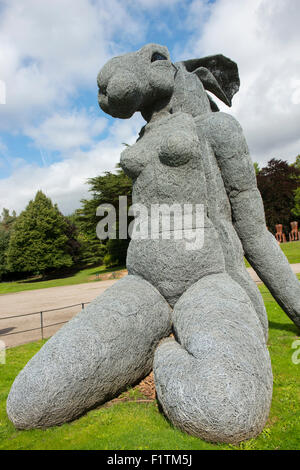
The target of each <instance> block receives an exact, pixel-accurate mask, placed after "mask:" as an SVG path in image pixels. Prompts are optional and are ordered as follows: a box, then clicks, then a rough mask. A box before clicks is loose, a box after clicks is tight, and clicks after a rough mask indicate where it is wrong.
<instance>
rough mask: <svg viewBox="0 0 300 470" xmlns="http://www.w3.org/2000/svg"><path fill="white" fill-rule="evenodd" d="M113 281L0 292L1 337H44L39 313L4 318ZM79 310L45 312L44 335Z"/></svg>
mask: <svg viewBox="0 0 300 470" xmlns="http://www.w3.org/2000/svg"><path fill="white" fill-rule="evenodd" d="M291 267H292V269H293V271H294V272H295V273H300V263H298V264H293V265H291ZM248 271H249V273H250V275H251V277H252V278H253V279H254V281H255V282H257V283H260V282H261V281H260V279H259V277H258V276H257V274H256V273H255V272H254V270H253V269H252V268H248ZM114 282H116V281H115V280H107V281H98V282H90V283H87V284H77V285H73V286H61V287H50V288H47V289H40V290H32V291H23V292H17V293H15V294H6V295H1V296H0V340H2V341H4V342H5V344H6V347H12V346H17V345H20V344H24V343H27V342H30V341H35V340H37V339H40V338H41V331H40V314H39V313H38V314H36V315H32V316H27V317H20V318H14V319H11V320H9V319H8V320H1V318H3V317H11V316H14V315H22V314H25V313H31V312H40V311H41V310H49V309H53V308H60V307H65V306H67V305H74V304H81V303H85V302H90V301H91V300H93V299H94V298H95V297H97V295H99V294H101V293H102V292H104V291H105V289H107V288H108V287H109V286H111V285H112V284H113V283H114ZM80 310H81V306H80V305H78V306H76V307H72V308H66V309H63V310H57V311H56V312H48V313H44V314H43V321H44V327H45V330H44V337H45V338H46V337H49V336H52V335H53V334H54V333H55V332H56V331H57V330H58V329H59V328H60V327H61V324H60V325H55V326H51V327H48V328H47V325H51V324H52V323H60V322H65V321H68V320H70V319H71V318H72V317H73V316H74V315H75V314H76V313H78V312H79V311H80ZM32 328H37V330H35V331H30V332H26V333H19V334H13V335H10V336H4V335H5V334H6V333H17V332H18V331H22V330H29V329H32Z"/></svg>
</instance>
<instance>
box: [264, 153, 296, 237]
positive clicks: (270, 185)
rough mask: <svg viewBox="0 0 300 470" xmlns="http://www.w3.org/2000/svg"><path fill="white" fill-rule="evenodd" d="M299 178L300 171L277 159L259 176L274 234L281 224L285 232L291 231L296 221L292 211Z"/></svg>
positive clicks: (268, 224)
mask: <svg viewBox="0 0 300 470" xmlns="http://www.w3.org/2000/svg"><path fill="white" fill-rule="evenodd" d="M299 177H300V169H298V168H297V167H295V166H293V165H289V164H288V163H287V162H286V161H283V160H277V159H275V158H273V159H271V160H270V161H269V162H268V165H267V166H266V167H264V168H262V169H261V170H260V172H259V174H258V175H257V185H258V189H259V190H260V192H261V196H262V199H263V203H264V208H265V214H266V222H267V226H268V227H269V230H271V231H272V232H275V225H276V224H279V223H280V224H282V225H283V226H284V231H286V232H289V231H290V225H289V224H290V222H291V221H293V220H294V219H295V217H294V215H293V213H292V209H293V206H294V197H295V190H296V189H297V188H298V187H299Z"/></svg>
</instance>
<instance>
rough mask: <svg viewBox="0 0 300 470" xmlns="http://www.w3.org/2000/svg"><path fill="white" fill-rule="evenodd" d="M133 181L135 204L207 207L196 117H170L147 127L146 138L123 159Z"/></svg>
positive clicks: (128, 150)
mask: <svg viewBox="0 0 300 470" xmlns="http://www.w3.org/2000/svg"><path fill="white" fill-rule="evenodd" d="M121 166H122V168H123V169H124V171H125V172H126V173H127V174H128V175H129V176H131V177H132V178H133V182H134V184H133V202H134V203H142V204H145V205H146V206H149V204H173V203H180V204H193V203H194V204H200V203H203V204H206V184H205V175H204V171H203V164H202V156H201V152H200V147H199V140H198V137H197V132H196V127H195V124H194V120H193V118H192V117H191V116H190V115H188V114H185V113H176V114H173V115H168V116H167V117H166V118H162V119H160V120H158V121H155V122H153V123H151V122H150V124H148V125H147V126H146V127H145V132H144V134H143V136H142V137H141V138H140V139H139V140H138V141H137V143H136V144H135V145H133V146H132V147H129V148H127V149H126V150H125V151H124V152H123V153H122V156H121Z"/></svg>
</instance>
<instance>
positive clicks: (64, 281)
mask: <svg viewBox="0 0 300 470" xmlns="http://www.w3.org/2000/svg"><path fill="white" fill-rule="evenodd" d="M119 269H124V268H120V267H118V268H106V267H105V266H98V267H93V268H87V269H82V270H80V271H78V272H77V273H75V274H71V275H69V276H65V277H62V278H59V279H50V280H47V281H42V280H40V279H24V280H21V281H14V282H0V295H1V294H11V293H13V292H21V291H24V290H35V289H45V288H46V287H57V286H70V285H73V284H83V283H85V282H95V281H97V279H96V276H97V275H99V276H101V275H102V274H106V273H110V272H114V271H117V270H119Z"/></svg>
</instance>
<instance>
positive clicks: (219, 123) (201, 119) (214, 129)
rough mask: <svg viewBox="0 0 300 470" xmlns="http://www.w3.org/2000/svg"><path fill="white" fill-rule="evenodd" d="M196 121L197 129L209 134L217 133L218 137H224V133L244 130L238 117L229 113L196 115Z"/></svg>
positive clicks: (235, 132) (238, 132) (237, 132)
mask: <svg viewBox="0 0 300 470" xmlns="http://www.w3.org/2000/svg"><path fill="white" fill-rule="evenodd" d="M194 121H195V124H196V127H197V129H199V130H203V132H204V133H205V134H207V136H210V135H215V136H216V137H217V138H222V137H224V135H228V134H232V133H234V134H240V133H242V132H243V130H242V128H241V126H240V124H239V122H238V121H237V119H236V118H235V117H233V116H232V115H231V114H228V113H223V112H217V113H206V114H201V115H199V116H196V117H195V118H194Z"/></svg>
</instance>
